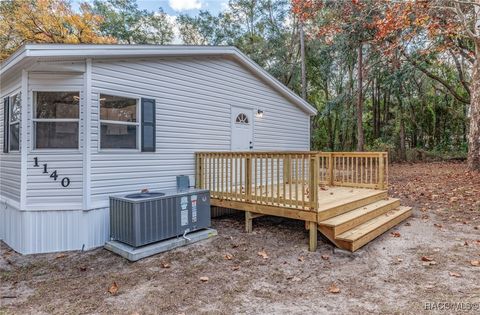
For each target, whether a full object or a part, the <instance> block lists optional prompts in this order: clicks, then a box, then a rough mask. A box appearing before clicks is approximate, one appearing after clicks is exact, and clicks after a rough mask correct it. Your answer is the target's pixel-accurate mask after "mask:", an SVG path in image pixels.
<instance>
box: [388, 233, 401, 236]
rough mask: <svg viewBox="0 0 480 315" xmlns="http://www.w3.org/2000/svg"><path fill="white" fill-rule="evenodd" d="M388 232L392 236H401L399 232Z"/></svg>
mask: <svg viewBox="0 0 480 315" xmlns="http://www.w3.org/2000/svg"><path fill="white" fill-rule="evenodd" d="M390 234H392V236H393V237H400V236H401V234H400V233H399V232H392V233H390Z"/></svg>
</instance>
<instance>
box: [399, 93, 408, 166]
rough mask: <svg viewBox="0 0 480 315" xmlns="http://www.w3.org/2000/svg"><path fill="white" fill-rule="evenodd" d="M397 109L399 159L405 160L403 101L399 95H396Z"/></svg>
mask: <svg viewBox="0 0 480 315" xmlns="http://www.w3.org/2000/svg"><path fill="white" fill-rule="evenodd" d="M398 109H399V112H400V115H399V120H400V160H401V161H406V160H407V148H406V145H405V118H404V117H403V116H404V115H403V102H402V98H401V96H398Z"/></svg>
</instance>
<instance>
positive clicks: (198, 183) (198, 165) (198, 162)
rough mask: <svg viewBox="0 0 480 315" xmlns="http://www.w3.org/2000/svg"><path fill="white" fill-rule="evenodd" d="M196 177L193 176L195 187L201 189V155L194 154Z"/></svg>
mask: <svg viewBox="0 0 480 315" xmlns="http://www.w3.org/2000/svg"><path fill="white" fill-rule="evenodd" d="M195 156H196V170H197V173H196V176H195V187H197V188H203V187H202V178H203V174H202V173H203V167H202V155H201V154H200V153H196V154H195Z"/></svg>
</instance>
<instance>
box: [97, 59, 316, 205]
mask: <svg viewBox="0 0 480 315" xmlns="http://www.w3.org/2000/svg"><path fill="white" fill-rule="evenodd" d="M92 85H93V86H92V115H93V121H92V143H91V150H92V162H91V193H92V207H103V206H108V196H109V195H112V194H123V193H127V192H133V191H139V190H141V189H143V188H148V189H150V190H156V189H165V188H171V187H174V186H175V176H176V175H181V174H183V175H194V168H195V163H194V152H196V151H220V150H223V151H229V150H230V137H231V124H232V122H231V114H230V110H231V106H243V107H247V108H251V109H254V111H256V110H257V109H261V110H263V111H264V114H263V118H256V117H253V118H254V119H255V121H254V146H255V147H254V149H255V150H257V151H262V150H309V121H310V119H309V115H308V114H307V113H305V112H304V111H303V110H302V109H300V108H299V107H297V106H295V105H294V104H292V103H291V102H290V101H289V100H287V99H286V98H285V97H283V96H282V95H281V94H280V93H278V92H277V91H276V90H274V89H272V88H271V87H270V86H268V85H267V84H266V83H265V82H264V81H263V80H261V79H259V78H258V77H257V76H255V75H254V74H253V73H251V72H250V71H248V70H246V69H245V68H243V67H242V66H241V65H239V64H238V63H237V62H235V61H233V60H230V59H227V58H218V57H215V58H213V57H212V58H205V57H203V58H201V57H199V58H164V59H159V58H157V59H145V60H138V59H135V60H124V61H94V63H93V69H92ZM100 93H105V94H110V95H116V94H117V93H120V95H125V96H129V97H146V98H153V99H155V100H156V108H157V111H156V124H157V131H156V146H157V150H156V152H155V153H139V152H138V153H129V152H115V153H108V152H99V151H98V137H99V134H98V126H99V124H98V110H99V108H98V106H99V103H98V97H99V94H100ZM192 184H193V183H192Z"/></svg>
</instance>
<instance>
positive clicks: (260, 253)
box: [257, 250, 268, 259]
mask: <svg viewBox="0 0 480 315" xmlns="http://www.w3.org/2000/svg"><path fill="white" fill-rule="evenodd" d="M257 254H258V256H262V258H263V259H268V255H267V253H266V252H265V251H264V250H262V251H259V252H258V253H257Z"/></svg>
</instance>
